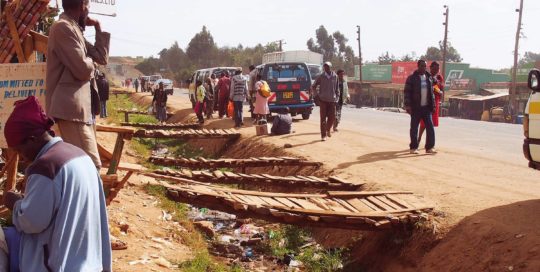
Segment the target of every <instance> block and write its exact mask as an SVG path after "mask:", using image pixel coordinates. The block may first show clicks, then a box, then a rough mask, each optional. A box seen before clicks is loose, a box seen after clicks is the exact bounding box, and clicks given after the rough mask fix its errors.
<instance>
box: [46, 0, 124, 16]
mask: <svg viewBox="0 0 540 272" xmlns="http://www.w3.org/2000/svg"><path fill="white" fill-rule="evenodd" d="M116 2H117V0H90V13H92V14H100V15H107V16H113V17H116ZM55 4H58V7H59V8H62V0H57V1H54V2H53V1H51V5H55Z"/></svg>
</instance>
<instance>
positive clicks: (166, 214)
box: [161, 210, 174, 221]
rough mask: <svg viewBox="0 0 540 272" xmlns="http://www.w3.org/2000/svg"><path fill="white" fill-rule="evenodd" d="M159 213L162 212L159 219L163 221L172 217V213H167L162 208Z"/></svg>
mask: <svg viewBox="0 0 540 272" xmlns="http://www.w3.org/2000/svg"><path fill="white" fill-rule="evenodd" d="M161 214H162V215H161V220H163V221H171V220H172V218H173V217H172V216H173V214H174V213H168V212H166V211H164V210H161Z"/></svg>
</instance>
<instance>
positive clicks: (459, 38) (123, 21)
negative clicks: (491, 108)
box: [86, 0, 540, 69]
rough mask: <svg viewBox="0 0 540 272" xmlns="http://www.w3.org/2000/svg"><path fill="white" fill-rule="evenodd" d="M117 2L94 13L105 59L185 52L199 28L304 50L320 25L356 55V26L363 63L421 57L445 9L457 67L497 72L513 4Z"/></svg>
mask: <svg viewBox="0 0 540 272" xmlns="http://www.w3.org/2000/svg"><path fill="white" fill-rule="evenodd" d="M229 3H231V4H229ZM116 5H117V8H116V12H117V17H107V16H96V18H97V19H98V20H100V21H101V23H102V28H103V30H104V31H108V32H111V34H112V40H111V52H110V54H111V56H144V57H149V56H151V55H153V56H157V53H158V52H159V51H161V49H163V48H168V47H170V45H171V44H172V43H173V42H175V41H178V43H179V45H180V46H181V47H182V48H184V49H185V48H186V47H187V45H188V43H189V41H190V40H191V38H192V37H193V36H194V35H195V34H196V33H197V32H199V31H201V29H202V26H203V25H205V26H206V27H207V28H208V29H209V31H210V32H211V34H212V36H213V37H214V41H215V42H216V43H217V45H218V46H237V45H238V44H242V45H243V46H254V45H256V44H258V43H261V44H263V45H264V44H267V43H269V42H273V41H277V40H281V39H284V40H285V44H284V46H283V47H284V50H305V49H307V46H306V42H307V40H308V39H309V38H311V37H315V30H316V29H317V28H318V27H319V26H320V25H324V26H325V27H326V29H327V30H328V31H329V33H333V32H334V31H340V32H341V33H343V34H344V35H345V36H346V37H347V38H348V39H349V45H350V46H352V47H353V48H354V50H355V54H358V44H357V40H356V35H357V34H356V26H357V25H360V26H361V28H362V31H361V36H362V37H361V40H362V54H363V59H364V61H375V60H377V57H378V56H380V55H381V54H382V53H384V52H386V51H388V52H389V53H390V54H393V55H395V56H397V57H401V56H403V55H405V54H407V53H411V52H415V53H416V55H417V56H420V55H422V54H424V53H425V51H426V49H427V47H429V46H437V45H438V42H439V41H440V40H442V39H443V37H444V25H443V21H444V16H443V13H444V8H443V5H448V6H449V7H450V19H449V34H448V39H449V41H450V42H451V43H452V45H453V46H454V47H455V48H456V49H457V50H458V51H459V53H460V54H461V56H462V58H463V62H466V63H470V64H471V66H473V67H481V68H491V69H501V68H507V67H511V66H512V64H513V51H514V42H515V34H516V28H517V19H518V13H517V12H516V11H515V10H516V9H517V8H519V0H446V1H443V0H333V1H321V0H274V1H259V0H251V1H246V0H235V1H215V0H206V1H183V0H153V1H148V0H145V1H143V0H116ZM523 10H524V13H523V30H522V32H523V35H524V38H522V39H520V49H519V52H520V54H521V55H523V54H524V52H525V51H533V52H539V53H540V16H538V14H540V1H539V0H524V8H523ZM86 35H87V36H88V37H91V36H92V31H91V30H90V31H87V33H86Z"/></svg>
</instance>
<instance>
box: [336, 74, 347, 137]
mask: <svg viewBox="0 0 540 272" xmlns="http://www.w3.org/2000/svg"><path fill="white" fill-rule="evenodd" d="M337 75H338V91H339V96H338V97H339V98H338V102H337V103H336V121H335V122H334V132H337V131H338V126H339V123H340V122H341V109H342V108H343V104H345V103H346V102H347V100H349V98H350V96H349V86H348V85H347V80H346V79H345V71H343V70H342V69H340V70H338V71H337Z"/></svg>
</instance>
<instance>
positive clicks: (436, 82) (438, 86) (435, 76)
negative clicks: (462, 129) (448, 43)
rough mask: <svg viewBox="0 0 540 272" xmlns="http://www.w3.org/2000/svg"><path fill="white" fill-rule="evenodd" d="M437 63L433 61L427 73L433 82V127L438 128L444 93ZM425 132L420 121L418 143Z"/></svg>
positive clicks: (442, 79) (422, 122) (442, 78)
mask: <svg viewBox="0 0 540 272" xmlns="http://www.w3.org/2000/svg"><path fill="white" fill-rule="evenodd" d="M439 71H440V69H439V63H438V62H436V61H434V62H432V63H431V65H429V73H430V75H431V80H433V94H434V95H435V111H434V112H433V115H432V119H433V127H438V126H439V113H440V110H441V98H442V95H443V92H444V77H443V76H442V75H441V74H439ZM424 130H426V125H425V124H424V121H420V133H419V134H418V143H420V141H421V140H422V134H424Z"/></svg>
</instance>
